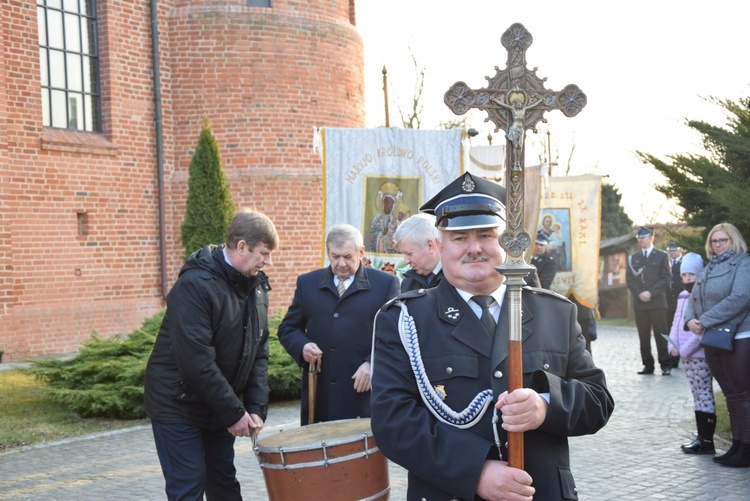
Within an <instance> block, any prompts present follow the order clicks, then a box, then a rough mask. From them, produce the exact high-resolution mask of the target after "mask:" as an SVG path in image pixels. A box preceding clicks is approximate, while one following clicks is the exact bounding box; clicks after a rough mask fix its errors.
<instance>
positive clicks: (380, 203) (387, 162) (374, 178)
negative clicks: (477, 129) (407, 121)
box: [314, 127, 464, 278]
mask: <svg viewBox="0 0 750 501" xmlns="http://www.w3.org/2000/svg"><path fill="white" fill-rule="evenodd" d="M462 136H463V133H462V131H461V130H421V129H399V128H377V129H356V128H354V129H353V128H334V127H321V128H319V129H316V130H315V139H314V144H315V149H316V151H318V152H319V153H320V155H321V158H322V162H323V181H324V187H323V190H324V196H325V200H324V211H323V224H322V235H323V237H322V238H323V239H325V235H326V234H327V232H328V229H329V228H330V227H331V226H333V225H334V224H338V223H348V224H351V225H352V226H354V227H355V228H358V229H359V230H360V231H361V232H362V236H363V238H364V245H365V256H366V259H367V260H369V263H370V264H371V265H372V266H374V267H376V268H379V269H383V270H386V271H391V272H394V273H396V274H397V275H398V276H399V278H401V277H403V273H404V272H405V271H406V270H407V269H408V266H407V265H405V264H404V262H403V257H402V255H401V254H400V253H399V252H398V250H397V249H396V248H395V242H394V240H393V234H394V233H395V231H396V228H398V225H399V224H401V222H402V221H404V220H406V219H407V218H408V217H409V216H411V215H413V214H416V213H417V212H419V207H420V206H421V205H422V204H423V203H424V202H426V201H427V200H429V199H430V198H432V197H433V196H435V195H436V194H437V193H438V192H439V191H440V190H441V189H443V188H444V187H445V186H446V185H447V184H448V183H450V182H451V181H452V180H453V179H455V178H456V177H457V176H458V175H460V174H461V173H462V172H463V171H464V166H463V151H462ZM322 247H323V255H322V256H321V261H322V262H323V265H324V266H326V265H327V264H328V263H327V256H326V253H325V245H323V246H322Z"/></svg>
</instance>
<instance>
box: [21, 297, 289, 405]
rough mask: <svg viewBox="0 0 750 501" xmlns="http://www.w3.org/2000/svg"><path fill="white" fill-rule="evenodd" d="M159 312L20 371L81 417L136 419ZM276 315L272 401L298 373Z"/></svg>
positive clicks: (271, 346)
mask: <svg viewBox="0 0 750 501" xmlns="http://www.w3.org/2000/svg"><path fill="white" fill-rule="evenodd" d="M163 318H164V311H163V310H162V311H161V312H159V313H157V314H156V315H154V316H152V317H150V318H147V319H146V320H145V321H144V322H143V325H142V326H141V328H140V329H136V330H134V331H133V332H132V333H130V334H128V335H127V336H122V335H118V336H114V337H111V338H104V337H102V336H100V335H98V334H96V333H94V335H92V337H91V338H89V339H87V340H86V341H84V342H83V343H82V344H81V349H80V351H79V353H78V355H77V356H76V357H74V358H72V359H69V360H35V361H32V366H31V367H30V368H28V369H23V370H24V372H27V373H30V374H32V375H34V376H35V377H36V378H37V379H39V380H41V381H44V382H46V383H47V386H48V390H49V395H50V398H51V399H52V400H53V401H55V402H57V403H60V404H62V405H64V406H65V407H67V408H69V409H71V410H73V411H75V412H77V413H78V414H80V415H81V416H82V417H103V418H115V419H139V418H142V417H144V416H145V412H144V409H143V382H144V375H145V372H146V362H147V361H148V357H149V356H150V355H151V350H152V349H153V346H154V341H155V340H156V335H157V334H158V332H159V327H160V326H161V322H162V319H163ZM281 318H282V317H281V315H280V314H277V315H274V316H273V317H272V318H271V322H270V331H271V334H270V340H269V353H270V358H269V361H268V373H269V374H268V375H269V387H270V393H271V400H272V401H282V400H290V399H298V398H299V395H300V387H301V380H302V373H301V369H300V368H299V366H298V365H297V364H296V363H295V362H294V361H293V360H292V358H291V357H290V356H289V355H288V354H287V353H286V351H285V350H284V348H283V347H282V346H281V344H280V343H279V340H278V337H277V335H276V329H277V328H278V324H279V322H280V321H281Z"/></svg>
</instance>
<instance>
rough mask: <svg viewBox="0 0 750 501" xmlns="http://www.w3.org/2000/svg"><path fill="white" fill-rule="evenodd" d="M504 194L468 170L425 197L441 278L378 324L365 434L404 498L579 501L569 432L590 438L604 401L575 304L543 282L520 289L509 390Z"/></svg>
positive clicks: (391, 307)
mask: <svg viewBox="0 0 750 501" xmlns="http://www.w3.org/2000/svg"><path fill="white" fill-rule="evenodd" d="M504 199H505V189H504V188H502V187H501V186H500V185H498V184H496V183H493V182H491V181H487V180H484V179H480V178H474V177H472V176H471V174H468V173H467V174H464V175H462V176H461V177H459V178H458V179H456V180H454V181H453V182H452V183H450V184H449V185H448V186H447V187H446V188H444V189H443V190H442V191H441V192H440V193H438V194H437V195H436V196H435V197H434V198H433V199H432V200H430V201H429V202H427V203H426V204H424V205H423V206H422V207H421V208H420V210H421V211H423V212H427V213H430V214H434V215H435V216H436V225H437V227H438V229H439V230H440V232H441V240H440V250H441V257H442V264H443V273H444V279H443V280H442V281H441V282H440V284H438V286H437V287H435V288H432V289H421V290H414V291H410V292H406V293H404V294H401V295H400V296H399V297H398V298H396V299H395V300H394V301H392V302H390V303H389V304H388V305H386V306H384V307H383V309H381V311H380V313H378V316H377V318H376V327H375V343H374V349H373V357H372V400H371V405H372V420H371V424H372V430H373V434H374V436H375V437H376V438H377V443H378V446H379V447H380V449H381V450H382V451H383V452H384V454H385V455H386V456H387V457H388V458H389V459H391V460H392V461H394V462H396V463H398V464H400V465H401V466H403V467H404V468H406V469H407V470H408V471H409V487H408V493H407V499H408V500H419V499H429V500H431V501H432V500H446V501H447V500H454V499H457V500H458V499H464V500H475V499H485V500H505V499H518V500H531V499H532V496H533V497H534V499H544V500H563V499H577V491H576V487H575V482H574V480H573V475H572V473H571V469H570V458H569V449H568V437H569V436H576V435H585V434H592V433H596V432H597V431H598V430H599V429H600V428H602V427H603V426H604V425H605V424H606V423H607V420H608V419H609V416H610V414H611V413H612V410H613V408H614V402H613V400H612V396H611V395H610V393H609V392H608V390H607V387H606V382H605V378H604V373H603V372H602V371H601V369H598V368H597V367H596V366H595V365H594V363H593V360H592V359H591V356H590V355H589V353H588V352H586V351H585V342H584V339H583V336H582V335H581V330H580V327H579V326H578V323H577V321H576V308H575V306H574V305H573V304H572V303H571V302H570V301H568V300H567V299H566V298H564V297H562V296H559V295H557V294H555V293H553V292H550V291H546V290H543V289H531V288H526V289H525V290H524V292H523V294H522V299H523V314H522V318H523V325H522V331H523V353H524V380H523V388H520V389H517V390H515V391H513V392H511V393H508V391H507V389H508V375H507V374H508V311H507V306H506V305H507V299H506V297H505V293H506V290H505V289H506V287H505V284H504V283H503V282H504V277H503V275H501V274H500V273H499V272H498V271H497V269H496V268H497V267H498V266H499V265H501V264H502V263H503V261H504V253H503V250H502V249H501V247H500V245H499V242H498V238H499V237H500V234H501V228H502V227H503V226H504V220H503V216H504V212H505V208H504V206H503V204H502V203H501V200H504ZM508 432H523V433H524V441H525V448H524V453H525V470H521V469H517V468H511V467H510V466H508V464H507V462H506V460H507V453H508V451H507V450H506V447H505V444H506V442H507V433H508Z"/></svg>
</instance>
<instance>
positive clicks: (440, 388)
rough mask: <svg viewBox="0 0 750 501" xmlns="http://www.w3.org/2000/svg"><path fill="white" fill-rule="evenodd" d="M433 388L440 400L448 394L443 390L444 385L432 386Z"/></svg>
mask: <svg viewBox="0 0 750 501" xmlns="http://www.w3.org/2000/svg"><path fill="white" fill-rule="evenodd" d="M433 389H434V390H435V393H436V394H437V396H438V398H439V399H440V400H445V397H447V396H448V394H447V393H446V392H445V386H443V385H442V384H439V385H437V386H433Z"/></svg>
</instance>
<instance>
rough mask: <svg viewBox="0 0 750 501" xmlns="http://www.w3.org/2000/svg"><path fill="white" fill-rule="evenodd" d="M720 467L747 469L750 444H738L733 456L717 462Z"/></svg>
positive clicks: (749, 459) (749, 457)
mask: <svg viewBox="0 0 750 501" xmlns="http://www.w3.org/2000/svg"><path fill="white" fill-rule="evenodd" d="M717 463H719V464H720V465H722V466H731V467H733V468H747V467H748V466H750V444H743V443H741V444H740V447H739V449H737V452H735V453H734V455H732V456H730V457H729V458H727V459H723V460H721V461H717Z"/></svg>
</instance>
